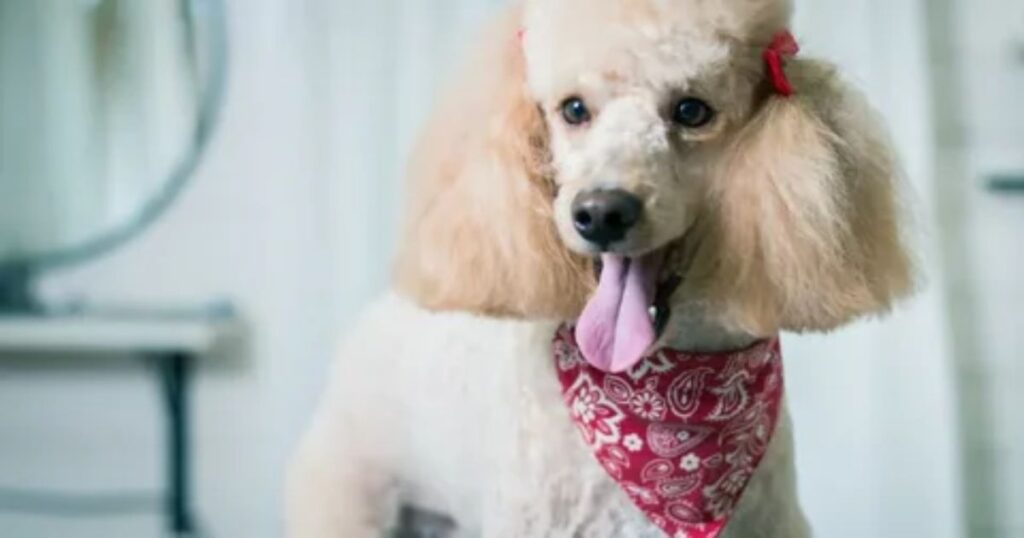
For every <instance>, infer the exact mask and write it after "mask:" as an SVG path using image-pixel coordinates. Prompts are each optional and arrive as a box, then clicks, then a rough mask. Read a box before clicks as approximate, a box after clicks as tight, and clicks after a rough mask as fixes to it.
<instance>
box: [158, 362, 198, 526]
mask: <svg viewBox="0 0 1024 538" xmlns="http://www.w3.org/2000/svg"><path fill="white" fill-rule="evenodd" d="M192 362H193V357H191V356H190V355H187V354H184V353H175V354H170V355H165V356H163V357H161V358H160V372H161V381H162V385H163V394H164V405H165V409H166V412H167V437H166V443H167V453H166V457H167V491H166V495H167V497H166V505H165V510H166V515H167V520H168V526H169V527H170V529H171V530H172V531H173V532H174V533H175V536H181V535H188V534H191V533H193V532H194V531H195V525H194V523H195V522H194V520H193V517H192V503H191V500H192V499H191V492H190V483H189V480H190V476H189V471H190V460H189V412H188V411H189V409H188V396H189V392H188V390H189V381H190V377H191V373H192V366H193V365H192Z"/></svg>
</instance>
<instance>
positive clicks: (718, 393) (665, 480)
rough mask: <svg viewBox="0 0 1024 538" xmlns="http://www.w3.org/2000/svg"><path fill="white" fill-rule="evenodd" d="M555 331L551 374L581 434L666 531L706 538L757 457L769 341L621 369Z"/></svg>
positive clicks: (776, 405)
mask: <svg viewBox="0 0 1024 538" xmlns="http://www.w3.org/2000/svg"><path fill="white" fill-rule="evenodd" d="M574 333H575V330H574V328H573V327H572V326H563V327H561V328H560V329H559V330H558V332H557V334H556V335H555V340H554V345H553V352H554V363H555V368H556V371H557V373H558V380H559V382H560V383H561V385H562V394H563V398H564V400H565V403H566V405H567V406H568V409H569V415H570V417H571V419H572V421H573V422H574V423H575V424H576V426H577V428H578V429H579V431H580V434H581V436H582V438H583V441H584V442H585V443H586V445H587V446H588V447H589V448H590V449H591V451H592V452H593V453H594V456H595V457H596V458H597V460H598V462H599V463H600V464H601V466H602V467H603V468H604V469H605V470H606V471H607V472H608V474H609V476H611V477H612V479H613V480H615V482H616V483H618V484H619V487H621V488H622V489H623V491H625V492H626V494H628V495H629V497H630V499H632V501H633V503H634V504H636V506H637V507H638V508H639V509H640V510H641V511H642V512H643V513H644V514H645V515H646V516H647V518H648V519H649V520H650V521H651V522H652V523H653V524H654V525H656V526H657V527H659V528H661V529H662V530H663V531H665V533H666V535H667V536H669V537H671V538H716V537H717V536H719V534H721V532H722V531H723V529H724V528H725V526H726V524H728V522H729V517H730V516H731V515H732V514H733V512H734V511H735V509H736V505H737V504H738V503H739V500H740V497H741V496H742V495H743V491H744V490H745V489H746V487H747V484H748V483H749V482H750V479H751V477H752V476H753V474H754V472H755V471H756V470H757V467H758V465H759V464H760V463H761V460H762V459H763V458H764V455H765V452H766V451H767V450H768V445H769V443H770V441H771V439H772V435H774V433H775V427H776V425H777V424H778V420H779V413H780V411H781V409H782V395H783V383H782V355H781V351H780V346H779V341H778V339H777V338H775V339H771V340H766V341H764V342H760V343H758V344H756V345H755V346H753V347H751V348H749V349H747V350H744V351H740V352H735V353H728V354H708V355H702V354H690V353H681V352H678V351H674V350H660V351H658V352H656V353H655V354H654V355H653V356H651V357H648V358H645V359H644V360H643V361H641V362H640V363H639V364H637V365H636V366H635V367H634V368H633V369H631V370H630V371H628V372H624V373H622V374H611V373H606V372H602V371H600V370H598V369H596V368H594V367H593V366H590V364H589V363H587V361H585V360H583V358H582V357H581V356H580V351H579V347H578V346H577V345H576V340H575V336H574Z"/></svg>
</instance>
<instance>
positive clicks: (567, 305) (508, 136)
mask: <svg viewBox="0 0 1024 538" xmlns="http://www.w3.org/2000/svg"><path fill="white" fill-rule="evenodd" d="M520 20H521V13H520V9H519V8H513V9H510V10H509V11H508V12H507V13H506V14H504V16H503V17H502V18H501V20H500V21H499V22H498V24H496V25H495V26H493V27H491V28H488V29H487V31H486V32H485V34H484V38H483V46H482V47H481V48H480V49H479V50H478V51H477V58H475V61H473V62H471V64H470V66H469V68H468V69H467V70H466V71H465V76H464V78H463V80H462V81H461V83H459V84H457V85H456V87H455V88H454V89H453V90H451V91H450V92H449V93H448V94H447V95H446V96H445V98H444V100H443V101H442V103H441V104H440V106H439V107H438V108H437V111H436V113H435V116H434V117H433V119H432V120H431V121H430V123H429V125H428V127H427V129H426V132H425V133H424V134H423V138H422V141H421V143H420V145H419V147H418V149H417V151H416V153H415V155H414V157H413V159H412V162H411V165H410V169H409V190H410V192H411V196H412V198H411V201H410V206H409V207H408V210H407V212H406V218H407V221H406V223H405V232H404V238H403V243H402V245H401V247H400V252H399V256H398V263H397V267H396V271H395V277H396V284H397V287H398V289H399V290H400V291H401V292H404V293H405V294H407V295H409V296H411V297H412V298H413V299H415V300H416V301H417V302H419V303H420V304H421V305H423V306H425V307H427V308H431V309H438V310H465V311H471V312H476V313H481V314H488V315H499V316H514V317H542V318H571V317H574V316H575V315H577V314H578V312H579V310H580V308H581V307H582V304H583V302H584V301H585V299H586V296H587V294H588V293H589V291H590V289H591V287H592V280H593V279H592V277H590V275H589V274H588V270H587V264H586V263H585V261H584V260H582V259H580V258H577V257H574V256H572V255H570V254H569V252H568V251H567V249H566V248H565V247H564V246H563V245H562V243H561V241H560V240H559V238H558V235H557V232H556V230H555V227H554V220H553V218H552V215H551V213H552V199H553V197H554V194H555V192H554V186H553V183H552V182H551V181H550V180H549V178H548V176H547V174H546V168H547V163H548V156H547V155H548V154H547V150H546V146H547V133H546V127H545V124H544V119H543V117H542V115H541V113H540V111H539V109H538V107H537V105H536V104H535V103H534V102H532V101H531V100H530V99H529V97H528V94H527V87H526V81H525V66H524V58H523V55H522V51H521V47H520V43H519V40H518V38H517V33H518V31H519V28H520Z"/></svg>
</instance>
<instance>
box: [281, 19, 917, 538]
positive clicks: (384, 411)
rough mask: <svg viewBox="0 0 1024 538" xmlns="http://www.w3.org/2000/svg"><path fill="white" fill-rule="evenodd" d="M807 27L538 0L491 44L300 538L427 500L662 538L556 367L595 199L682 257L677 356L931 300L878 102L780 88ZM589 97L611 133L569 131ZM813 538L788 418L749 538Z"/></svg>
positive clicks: (759, 477)
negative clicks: (918, 291)
mask: <svg viewBox="0 0 1024 538" xmlns="http://www.w3.org/2000/svg"><path fill="white" fill-rule="evenodd" d="M791 11H792V6H791V5H790V2H788V1H786V0H528V1H526V2H525V3H524V4H517V5H515V6H513V7H511V8H509V9H507V10H506V11H505V12H504V13H503V14H502V15H501V17H499V20H498V22H497V23H496V24H495V25H494V26H492V27H490V28H488V29H487V30H486V31H485V32H484V37H483V39H482V40H481V43H482V45H481V46H480V47H479V48H478V49H477V54H476V55H475V56H476V57H475V59H474V60H473V61H472V62H471V63H470V66H469V68H468V69H467V70H466V74H465V75H464V76H463V77H462V78H461V79H460V80H459V82H458V83H457V84H456V85H455V86H454V87H453V88H452V89H451V90H449V91H448V92H447V94H446V97H445V98H444V99H443V100H442V102H441V103H439V105H438V107H437V112H436V113H435V116H434V118H433V119H432V120H431V121H430V123H429V125H428V127H427V129H426V133H425V135H424V136H423V139H422V142H421V144H420V146H419V148H418V150H417V152H416V154H415V157H414V158H413V160H412V162H411V165H410V168H409V190H410V192H411V203H410V206H409V208H408V211H407V214H406V223H405V232H404V241H403V244H402V246H401V249H400V252H399V256H398V261H397V264H396V269H395V285H394V288H395V291H394V292H392V293H390V294H388V295H387V296H386V297H384V298H382V299H381V300H380V301H378V302H377V304H376V305H374V306H373V307H372V308H371V309H370V310H369V311H368V312H367V314H366V315H365V316H364V319H363V321H362V323H361V324H360V325H359V326H358V327H356V328H355V330H354V331H353V332H352V333H351V334H350V336H349V338H348V340H347V342H346V345H345V346H344V348H343V349H342V352H341V357H342V359H341V360H340V361H339V362H338V366H337V369H336V372H335V374H334V378H333V381H332V384H331V386H330V388H329V389H328V392H327V396H326V398H325V400H324V402H323V404H322V405H321V407H320V410H319V411H318V413H317V416H316V418H315V419H314V422H313V425H312V427H311V429H310V431H309V433H308V434H307V436H306V437H305V438H304V440H303V441H302V443H301V445H300V448H299V451H298V453H297V455H296V458H295V461H294V463H293V464H292V467H291V469H290V475H289V476H290V478H289V491H288V494H287V498H288V507H287V515H288V517H287V521H288V534H289V535H290V536H292V537H294V538H329V537H333V538H361V537H377V536H381V535H382V533H384V532H386V531H387V530H388V529H389V528H390V525H392V524H393V522H394V517H395V510H396V509H397V507H398V506H399V505H400V504H402V503H415V504H417V505H420V506H424V507H427V508H433V509H436V510H440V511H443V512H445V513H448V514H451V515H452V516H453V517H454V518H455V520H456V521H457V522H458V525H459V531H458V535H459V536H488V537H501V538H504V537H509V538H513V537H514V538H521V537H570V536H572V537H594V538H609V537H616V536H622V537H626V536H628V537H647V536H650V537H654V536H658V533H657V531H656V530H655V529H653V528H652V527H651V526H650V525H649V524H648V523H647V522H646V521H645V520H644V519H643V517H642V516H641V515H640V514H639V513H638V512H637V511H636V509H635V508H633V507H632V505H631V504H630V503H629V501H628V499H626V497H625V496H624V495H623V494H622V493H621V492H620V491H619V490H618V488H617V487H616V486H615V485H614V484H613V483H612V482H611V481H610V480H609V479H608V478H607V477H606V476H605V475H604V472H603V471H602V470H601V469H600V467H599V466H598V465H597V464H596V462H594V461H593V458H592V456H591V455H590V454H589V453H588V452H586V450H585V449H584V448H583V447H582V446H581V443H579V441H578V439H577V438H576V434H575V432H574V431H573V430H572V426H571V424H570V421H569V420H567V419H566V417H565V411H564V408H563V405H562V403H561V401H560V396H559V390H558V387H557V386H556V380H555V378H554V376H553V375H552V374H551V372H550V357H549V353H548V345H549V341H550V337H551V334H552V333H553V327H554V326H555V324H556V323H557V322H558V321H560V320H565V319H571V318H573V317H575V316H576V315H578V313H579V311H580V308H581V306H582V304H583V303H584V301H585V300H586V298H587V297H588V295H589V294H590V293H591V291H592V290H593V287H594V281H593V277H592V275H591V268H590V263H589V261H588V260H589V258H591V257H592V256H594V255H595V254H596V252H594V251H593V250H592V249H593V247H592V246H591V245H589V244H587V243H586V242H585V241H583V240H582V239H581V238H580V237H579V236H578V235H577V234H576V233H575V231H574V230H573V226H572V222H571V215H570V213H571V211H570V210H569V207H570V205H571V200H573V198H574V197H575V196H576V194H577V193H579V192H581V191H583V190H587V189H593V188H608V187H613V188H621V189H625V190H628V191H630V192H632V193H634V194H635V195H637V196H638V197H640V198H641V199H642V200H643V201H644V204H645V215H646V216H645V218H644V219H643V220H642V222H641V223H640V224H638V226H637V228H636V229H635V230H634V231H632V232H631V235H630V236H629V238H628V239H627V240H626V241H625V242H624V245H623V246H622V247H621V248H622V250H623V253H624V254H629V255H634V254H637V253H644V252H649V251H651V250H653V249H657V248H663V247H666V246H671V245H677V246H678V247H677V250H678V253H679V255H678V256H676V257H675V258H673V262H674V263H677V264H678V267H675V269H676V271H677V272H678V273H679V274H681V275H682V276H683V277H684V284H683V285H682V286H681V287H680V288H679V289H678V290H677V291H676V292H675V294H674V296H673V297H672V298H671V303H672V306H673V316H672V318H671V320H670V322H669V326H668V329H667V331H666V335H665V337H664V340H663V341H662V343H664V344H666V345H671V346H673V347H677V348H680V349H687V350H719V349H732V348H735V347H737V346H742V345H744V344H745V343H748V342H750V341H751V340H753V339H756V338H759V337H762V336H766V335H772V334H775V333H776V332H778V331H780V330H792V331H808V330H811V331H826V330H830V329H833V328H835V327H838V326H840V325H842V324H844V323H847V322H849V321H851V320H853V319H855V318H857V317H860V316H865V315H871V314H876V313H880V312H884V311H885V310H887V309H888V308H889V307H890V305H891V304H892V303H893V301H895V300H896V299H898V298H900V297H901V296H903V295H905V294H906V293H908V292H909V291H910V288H911V267H910V262H909V257H908V255H907V253H906V250H905V248H904V245H903V240H902V238H901V234H900V223H899V216H900V208H899V205H898V191H899V171H898V167H897V165H896V160H895V158H894V156H893V155H892V152H891V151H890V150H889V145H888V142H887V140H886V137H885V134H884V131H883V130H882V129H881V128H880V127H879V125H880V124H879V122H878V121H877V120H876V119H875V117H874V114H873V112H872V111H871V109H870V107H869V106H868V105H867V104H866V103H865V102H864V100H863V99H862V98H861V97H860V96H859V95H858V94H857V93H856V92H855V91H854V90H852V89H851V88H849V87H848V86H847V85H846V84H845V83H844V82H843V81H842V79H841V78H840V77H839V75H838V74H837V73H836V72H835V70H834V69H833V68H832V67H831V66H829V65H827V64H825V63H821V62H817V61H813V60H804V59H797V60H794V61H792V62H790V63H789V64H788V65H787V68H786V71H787V74H788V76H789V77H790V79H791V82H792V83H793V85H794V87H795V88H796V92H797V93H796V95H795V96H793V97H791V98H788V99H787V98H783V97H781V96H777V95H775V94H774V93H773V92H772V91H771V88H770V87H769V86H768V84H767V83H766V82H765V80H764V71H763V69H764V68H763V64H762V61H761V58H760V52H761V51H762V50H763V48H764V47H765V45H766V44H767V43H768V42H769V41H770V40H771V38H772V35H773V34H774V33H775V32H776V31H778V30H779V29H782V28H786V27H787V25H788V21H789V17H790V15H791ZM520 29H525V36H524V37H523V39H520V38H519V37H518V34H519V31H520ZM692 95H696V96H699V97H701V98H703V99H706V100H707V101H708V102H709V103H711V104H712V105H713V107H714V108H715V109H716V110H717V112H718V113H717V116H716V118H715V120H714V121H713V122H712V123H711V124H710V125H708V126H707V127H705V128H701V129H692V130H687V129H678V128H675V127H673V126H672V125H670V123H669V122H667V121H666V120H665V107H666V106H668V105H669V104H670V103H671V101H672V99H674V98H678V97H680V96H692ZM568 96H579V97H582V98H585V99H586V100H587V102H588V103H589V104H590V105H591V107H592V109H593V118H592V120H591V121H590V122H589V123H588V124H587V125H585V126H571V125H567V124H566V123H565V122H563V121H561V118H560V116H559V106H560V103H561V102H562V101H564V99H565V98H566V97H568ZM808 535H809V530H808V528H807V525H806V522H805V521H804V518H803V516H802V514H801V511H800V508H799V505H798V502H797V494H796V488H795V478H794V469H793V449H792V439H791V434H790V425H789V421H788V418H785V419H784V420H783V423H782V427H781V428H780V431H779V434H778V435H777V436H776V438H775V439H774V441H773V443H772V446H771V448H770V449H769V454H768V456H767V457H766V460H765V462H764V463H763V464H762V466H761V468H760V469H759V470H758V472H757V473H756V474H755V476H754V479H753V481H752V482H751V484H750V486H749V488H748V490H747V492H746V493H745V495H744V497H743V499H742V501H741V504H740V507H739V510H738V513H737V514H736V516H735V517H734V519H733V521H732V522H731V524H730V526H729V527H728V529H727V533H726V536H727V537H728V538H758V537H764V538H768V537H771V538H800V537H803V536H808Z"/></svg>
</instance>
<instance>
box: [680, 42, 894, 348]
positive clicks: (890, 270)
mask: <svg viewBox="0 0 1024 538" xmlns="http://www.w3.org/2000/svg"><path fill="white" fill-rule="evenodd" d="M787 73H788V74H789V77H790V79H791V81H792V82H793V84H794V86H795V88H796V91H797V94H796V95H795V96H793V97H791V98H788V99H787V98H784V97H780V96H775V95H772V96H769V97H767V98H766V101H765V103H764V104H763V106H762V109H761V110H760V111H758V112H757V115H756V117H755V118H754V119H753V120H752V121H751V122H750V123H749V124H748V125H747V126H746V127H744V130H743V132H741V133H739V135H738V137H737V138H736V142H735V144H734V145H733V146H732V147H731V148H730V149H729V150H728V154H727V156H726V158H725V159H724V160H723V161H722V162H723V167H722V169H721V173H720V174H719V175H718V176H717V177H716V179H715V181H714V182H713V185H712V186H711V187H710V188H711V193H710V194H711V198H712V202H711V207H712V208H713V209H712V210H711V216H710V217H709V218H708V219H707V220H706V222H705V223H704V225H705V226H708V227H709V228H710V230H707V232H708V234H707V235H706V237H707V239H706V240H705V241H704V243H703V244H702V246H701V249H702V250H703V251H704V252H702V254H703V255H700V256H697V258H696V259H698V260H701V261H700V262H699V263H701V264H702V267H697V268H695V271H696V273H697V274H702V275H704V276H705V278H704V279H701V278H698V279H694V281H693V282H691V286H693V285H696V286H699V287H701V288H703V290H702V291H703V292H704V293H710V297H709V300H711V301H712V303H717V306H718V307H719V309H720V310H721V311H722V312H724V315H725V319H726V321H727V322H729V323H731V324H733V325H735V326H736V327H737V328H739V329H742V330H745V331H748V332H752V333H755V334H771V333H773V332H775V331H777V330H780V329H785V330H793V331H806V330H829V329H833V328H835V327H837V326H839V325H841V324H843V323H846V322H848V321H850V320H852V319H853V318H856V317H858V316H862V315H865V314H870V313H875V312H880V311H884V310H886V309H888V308H889V307H890V305H891V304H892V302H893V301H894V300H895V299H897V298H899V297H901V296H903V295H904V294H906V293H908V292H909V290H910V288H911V281H912V278H911V272H912V271H911V267H910V266H911V264H910V260H909V257H908V253H907V251H906V250H905V248H904V243H903V238H902V237H901V229H900V223H899V222H898V215H899V214H900V212H899V211H898V209H899V208H898V203H899V202H898V196H897V195H898V190H899V188H898V187H899V183H900V172H899V170H898V166H897V164H896V162H895V159H894V156H893V154H892V152H891V150H890V148H889V144H888V141H887V139H886V136H885V134H884V133H883V131H882V129H881V128H880V127H879V123H877V122H876V120H875V117H874V114H873V111H872V110H871V109H870V108H869V106H868V105H867V104H866V103H865V102H864V101H863V99H862V98H861V97H860V96H859V95H858V94H856V93H855V92H853V91H851V90H849V89H848V88H846V87H844V85H843V83H842V81H841V80H840V79H839V77H838V76H837V74H836V73H835V71H834V69H833V68H832V67H831V66H828V65H825V64H822V63H818V62H814V61H808V60H795V61H793V62H791V63H790V64H789V65H788V66H787Z"/></svg>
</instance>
